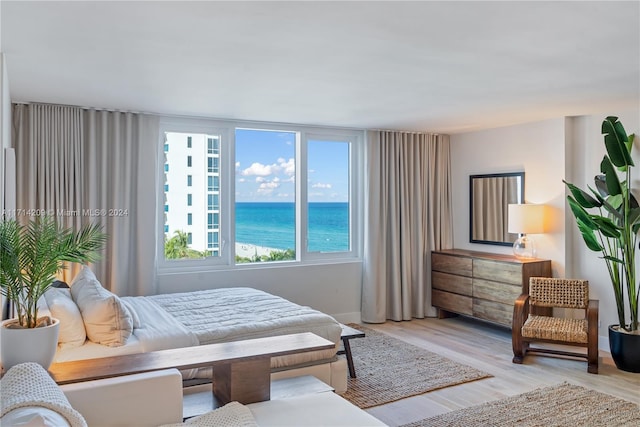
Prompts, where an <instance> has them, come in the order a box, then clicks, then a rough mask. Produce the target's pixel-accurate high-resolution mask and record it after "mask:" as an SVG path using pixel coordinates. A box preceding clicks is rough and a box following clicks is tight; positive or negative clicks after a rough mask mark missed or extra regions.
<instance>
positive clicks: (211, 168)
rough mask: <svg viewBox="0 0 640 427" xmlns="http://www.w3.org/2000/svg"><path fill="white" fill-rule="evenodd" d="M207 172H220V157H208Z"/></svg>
mask: <svg viewBox="0 0 640 427" xmlns="http://www.w3.org/2000/svg"><path fill="white" fill-rule="evenodd" d="M207 172H209V173H218V172H220V159H219V158H218V157H211V156H209V157H207Z"/></svg>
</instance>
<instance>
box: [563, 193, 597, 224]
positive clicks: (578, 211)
mask: <svg viewBox="0 0 640 427" xmlns="http://www.w3.org/2000/svg"><path fill="white" fill-rule="evenodd" d="M567 200H568V201H569V207H570V208H571V212H573V216H575V217H576V222H578V225H579V224H580V223H582V224H583V225H584V226H586V227H588V228H589V229H591V230H596V229H597V228H598V225H597V224H596V223H595V222H593V221H592V220H591V215H589V213H588V212H587V211H586V210H584V208H583V207H582V206H580V204H578V202H577V201H576V200H575V199H574V198H573V197H571V196H567Z"/></svg>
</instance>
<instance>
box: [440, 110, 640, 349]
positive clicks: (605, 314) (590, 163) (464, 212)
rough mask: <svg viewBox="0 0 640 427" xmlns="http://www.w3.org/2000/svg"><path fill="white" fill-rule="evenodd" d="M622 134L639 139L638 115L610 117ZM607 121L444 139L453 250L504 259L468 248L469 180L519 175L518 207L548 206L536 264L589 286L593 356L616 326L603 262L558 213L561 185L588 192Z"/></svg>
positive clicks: (639, 177)
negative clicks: (595, 317) (595, 307)
mask: <svg viewBox="0 0 640 427" xmlns="http://www.w3.org/2000/svg"><path fill="white" fill-rule="evenodd" d="M610 115H615V116H618V117H619V118H620V120H621V121H622V123H623V124H624V125H625V129H626V130H627V133H629V134H631V133H636V134H640V109H635V110H630V111H622V112H612V113H611V114H610ZM606 116H607V114H598V115H591V116H580V117H568V118H559V119H552V120H546V121H542V122H534V123H526V124H521V125H516V126H510V127H505V128H498V129H491V130H485V131H479V132H470V133H465V134H459V135H452V136H451V163H452V169H453V170H452V179H453V188H454V195H453V211H454V224H455V230H454V245H455V247H457V248H465V249H471V250H478V251H484V252H494V253H506V254H509V253H511V248H509V247H503V246H493V245H482V244H474V243H469V182H468V181H469V175H471V174H478V173H494V172H517V171H524V172H525V200H526V201H527V202H529V203H544V204H547V205H550V206H551V210H550V211H551V218H550V219H551V225H552V228H553V229H552V231H551V232H550V233H547V234H545V235H537V236H535V238H536V242H537V247H538V257H540V258H544V259H550V260H552V268H553V275H554V276H555V277H576V278H583V279H587V280H589V283H590V290H591V297H592V298H595V299H599V300H600V320H601V326H600V330H599V335H600V348H602V349H607V350H608V337H607V336H608V332H607V327H608V325H610V324H615V323H618V322H617V316H616V309H615V303H614V299H613V293H612V290H611V285H610V282H609V278H608V274H607V272H606V268H605V264H604V261H602V260H601V259H599V258H598V254H596V253H594V252H591V251H589V250H588V249H587V248H586V247H585V245H584V243H583V241H582V237H581V236H580V234H579V233H578V231H577V229H576V226H575V222H574V220H573V216H572V214H571V211H570V210H569V208H568V206H567V205H566V195H567V191H566V189H565V186H564V184H563V183H562V180H563V179H566V180H567V181H569V182H572V183H574V184H576V185H578V186H579V187H581V188H585V187H586V186H587V185H592V183H593V177H594V176H595V175H596V174H597V173H599V170H600V161H601V160H602V156H603V155H604V154H605V149H604V143H603V139H602V135H601V132H600V126H601V123H602V120H603V119H604V118H605V117H606ZM635 145H636V148H635V150H636V151H634V158H635V159H638V160H637V163H638V167H636V169H635V170H634V172H635V175H634V187H636V188H640V156H639V155H638V153H639V152H640V138H639V140H638V141H636V144H635Z"/></svg>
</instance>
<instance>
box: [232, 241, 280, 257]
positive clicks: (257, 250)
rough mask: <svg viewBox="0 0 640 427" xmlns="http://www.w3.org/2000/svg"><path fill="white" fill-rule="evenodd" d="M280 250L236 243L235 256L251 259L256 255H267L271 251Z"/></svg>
mask: <svg viewBox="0 0 640 427" xmlns="http://www.w3.org/2000/svg"><path fill="white" fill-rule="evenodd" d="M281 250H282V249H275V248H267V247H264V246H256V245H251V244H249V243H238V242H236V256H240V257H242V258H251V257H253V256H254V255H256V254H258V256H263V255H269V253H270V252H272V251H281Z"/></svg>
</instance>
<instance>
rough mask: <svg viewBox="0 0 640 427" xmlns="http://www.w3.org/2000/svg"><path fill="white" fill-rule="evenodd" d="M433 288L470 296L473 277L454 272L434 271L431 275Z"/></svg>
mask: <svg viewBox="0 0 640 427" xmlns="http://www.w3.org/2000/svg"><path fill="white" fill-rule="evenodd" d="M431 280H432V285H433V288H434V289H440V290H442V291H447V292H453V293H455V294H460V295H468V296H471V295H472V294H473V292H472V285H473V279H472V278H471V277H464V276H456V275H455V274H448V273H440V272H439V271H434V272H433V274H432V275H431Z"/></svg>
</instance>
